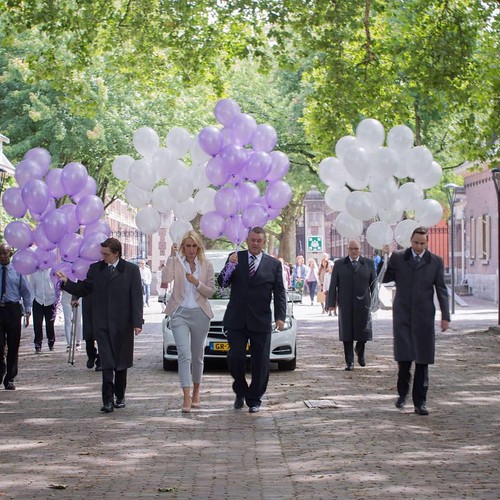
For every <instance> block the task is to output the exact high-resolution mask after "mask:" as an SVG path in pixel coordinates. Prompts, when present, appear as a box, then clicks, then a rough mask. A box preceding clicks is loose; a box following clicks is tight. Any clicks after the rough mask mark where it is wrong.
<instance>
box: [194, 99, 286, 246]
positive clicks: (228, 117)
mask: <svg viewBox="0 0 500 500" xmlns="http://www.w3.org/2000/svg"><path fill="white" fill-rule="evenodd" d="M214 115H215V118H216V120H217V121H218V122H219V123H220V124H221V125H223V127H222V128H219V127H214V126H208V127H205V128H203V129H202V130H201V131H200V133H199V134H198V143H199V145H200V147H201V148H202V150H203V151H204V152H205V153H207V154H209V155H210V156H212V158H211V159H210V160H209V161H208V163H207V166H206V176H207V178H208V180H209V181H210V183H211V184H213V185H214V186H218V187H220V189H219V190H218V191H217V193H216V195H215V198H214V205H215V210H214V211H211V212H208V213H206V214H204V215H203V216H202V218H201V220H200V228H201V231H202V232H203V234H204V235H205V236H206V237H207V238H211V239H217V238H220V237H221V236H226V237H227V238H228V239H229V240H230V241H232V242H233V243H235V244H236V245H239V244H241V242H242V241H244V239H245V238H246V236H247V234H248V230H249V229H250V228H252V227H254V226H264V225H265V224H266V223H267V222H268V221H270V220H273V219H275V218H276V217H277V216H278V215H279V214H280V212H281V210H282V209H283V208H284V207H285V206H286V205H288V203H289V202H290V200H291V199H292V195H293V193H292V189H291V188H290V186H289V185H288V184H287V183H286V182H285V181H284V180H283V177H284V176H285V175H286V173H287V172H288V169H289V167H290V162H289V160H288V157H287V156H286V155H285V154H284V153H282V152H281V151H273V149H274V147H275V146H276V143H277V141H278V135H277V133H276V130H275V129H274V128H273V127H272V126H271V125H268V124H265V123H263V124H259V125H258V124H257V123H256V121H255V119H254V118H253V117H252V116H250V115H249V114H246V113H242V112H241V110H240V107H239V105H238V103H236V102H235V101H233V100H232V99H221V100H220V101H218V102H217V104H216V105H215V109H214ZM259 182H262V184H261V185H262V186H265V190H264V193H263V194H261V190H260V187H259V185H258V184H257V183H259Z"/></svg>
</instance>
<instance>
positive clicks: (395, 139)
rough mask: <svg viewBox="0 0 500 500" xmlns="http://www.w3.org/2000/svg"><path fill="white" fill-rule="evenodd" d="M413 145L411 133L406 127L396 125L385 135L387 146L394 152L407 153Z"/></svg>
mask: <svg viewBox="0 0 500 500" xmlns="http://www.w3.org/2000/svg"><path fill="white" fill-rule="evenodd" d="M413 143H414V138H413V131H412V129H411V128H409V127H407V126H406V125H396V126H395V127H392V128H391V130H389V133H388V134H387V146H389V147H390V148H391V149H394V150H395V151H399V152H404V151H408V150H409V149H411V148H412V147H413Z"/></svg>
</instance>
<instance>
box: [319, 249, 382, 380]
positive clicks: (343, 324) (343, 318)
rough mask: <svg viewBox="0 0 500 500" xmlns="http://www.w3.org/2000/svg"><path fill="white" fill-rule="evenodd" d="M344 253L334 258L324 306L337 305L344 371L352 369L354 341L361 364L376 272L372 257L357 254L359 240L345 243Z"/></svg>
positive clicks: (369, 329)
mask: <svg viewBox="0 0 500 500" xmlns="http://www.w3.org/2000/svg"><path fill="white" fill-rule="evenodd" d="M347 253H348V255H347V257H346V258H345V259H342V260H340V259H339V260H338V261H337V262H335V266H334V267H333V274H332V279H331V282H330V288H329V289H328V298H327V301H326V308H327V309H328V310H333V311H335V312H336V309H337V307H338V317H339V339H340V340H341V341H342V342H343V343H344V357H345V363H346V367H345V369H346V370H347V371H351V370H353V369H354V341H356V354H357V355H358V363H359V365H360V366H365V364H366V361H365V345H366V342H367V341H368V340H371V339H372V323H371V312H370V304H371V296H372V294H373V292H374V291H375V286H376V284H375V280H376V277H377V276H376V273H375V267H374V265H373V260H372V259H368V258H367V257H362V256H361V255H360V245H359V241H357V240H351V241H349V243H348V245H347Z"/></svg>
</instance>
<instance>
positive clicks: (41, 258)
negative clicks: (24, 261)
mask: <svg viewBox="0 0 500 500" xmlns="http://www.w3.org/2000/svg"><path fill="white" fill-rule="evenodd" d="M35 253H36V256H37V258H38V267H39V269H50V268H52V267H54V266H55V265H56V262H57V255H56V252H55V251H54V250H42V249H41V248H37V249H36V250H35Z"/></svg>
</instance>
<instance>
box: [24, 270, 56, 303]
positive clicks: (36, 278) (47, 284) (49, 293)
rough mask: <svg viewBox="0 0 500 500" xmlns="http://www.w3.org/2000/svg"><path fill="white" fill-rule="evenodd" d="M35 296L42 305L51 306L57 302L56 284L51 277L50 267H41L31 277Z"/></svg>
mask: <svg viewBox="0 0 500 500" xmlns="http://www.w3.org/2000/svg"><path fill="white" fill-rule="evenodd" d="M30 285H31V291H32V292H33V298H34V300H36V301H37V302H38V303H39V304H40V305H42V306H51V305H52V304H53V303H54V302H55V297H56V296H55V293H54V284H53V283H52V280H51V279H50V269H40V270H39V271H37V272H36V273H33V274H32V275H31V278H30Z"/></svg>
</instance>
